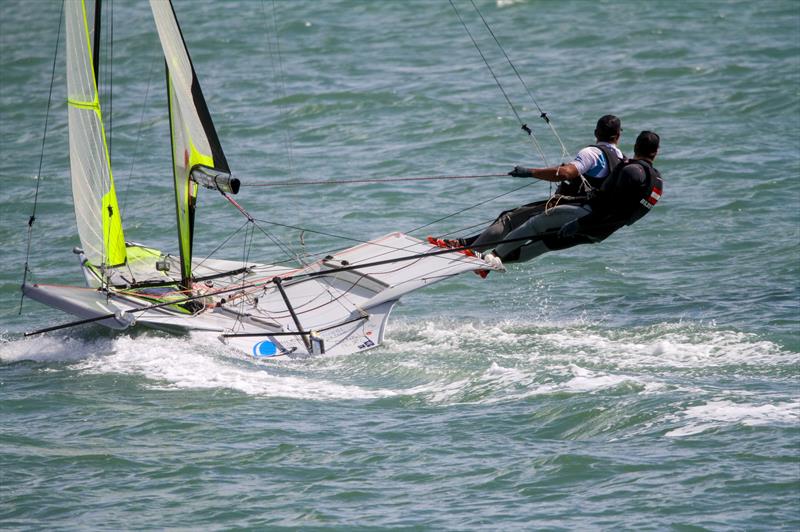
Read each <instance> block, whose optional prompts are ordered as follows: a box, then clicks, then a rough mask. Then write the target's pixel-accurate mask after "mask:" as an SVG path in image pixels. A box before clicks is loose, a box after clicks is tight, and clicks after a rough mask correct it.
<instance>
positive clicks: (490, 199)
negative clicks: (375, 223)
mask: <svg viewBox="0 0 800 532" xmlns="http://www.w3.org/2000/svg"><path fill="white" fill-rule="evenodd" d="M538 182H540V181H530V182H528V183H525V184H524V185H522V186H521V187H517V188H514V189H512V190H509V191H508V192H503V193H502V194H498V195H497V196H494V197H491V198H489V199H486V200H483V201H479V202H478V203H476V204H474V205H470V206H468V207H464V208H463V209H461V210H460V211H456V212H454V213H451V214H448V215H446V216H442V217H441V218H438V219H436V220H433V221H432V222H428V223H426V224H423V225H420V226H418V227H415V228H414V229H410V230H409V231H407V232H408V233H414V232H416V231H419V230H420V229H424V228H425V227H429V226H431V225H433V224H435V223H439V222H441V221H443V220H447V219H448V218H452V217H453V216H458V215H459V214H461V213H463V212H466V211H468V210H470V209H474V208H475V207H480V206H481V205H485V204H486V203H489V202H490V201H494V200H496V199H499V198H502V197H503V196H508V195H509V194H513V193H514V192H517V191H519V190H522V189H523V188H527V187H529V186H531V185H533V184H534V183H538Z"/></svg>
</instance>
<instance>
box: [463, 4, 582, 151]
mask: <svg viewBox="0 0 800 532" xmlns="http://www.w3.org/2000/svg"><path fill="white" fill-rule="evenodd" d="M470 3H471V4H472V7H473V8H474V9H475V12H476V13H477V14H478V16H479V17H481V20H482V21H483V25H484V26H486V29H487V30H489V33H490V34H491V35H492V38H493V39H494V42H495V43H497V47H498V48H500V51H501V52H503V56H505V58H506V61H508V64H509V66H511V69H512V70H513V71H514V74H516V76H517V79H518V80H519V82H520V83H521V84H522V86H523V87H525V92H527V93H528V97H529V98H530V99H531V101H532V102H533V104H534V105H535V106H536V109H538V110H539V118H541V119H542V120H544V121H545V123H546V124H547V125H548V126H549V127H550V131H552V132H553V135H555V137H556V140H558V144H559V145H560V146H561V156H562V157H569V152H568V151H567V148H566V146H564V142H563V141H562V140H561V137H560V136H559V134H558V131H556V128H555V126H554V125H553V123H552V122H551V121H550V117H549V116H547V113H546V112H545V111H543V110H542V108H541V107H540V106H539V102H537V101H536V98H534V97H533V92H531V90H530V89H529V88H528V84H527V83H525V80H524V79H522V76H521V75H520V73H519V71H518V70H517V67H516V66H514V63H513V62H512V61H511V58H510V57H509V56H508V54H507V53H506V50H505V48H503V45H502V44H500V41H499V40H498V38H497V36H496V35H495V34H494V31H492V27H491V26H489V23H488V22H487V21H486V19H485V18H484V17H483V13H481V11H480V9H478V6H477V5H476V4H475V0H470Z"/></svg>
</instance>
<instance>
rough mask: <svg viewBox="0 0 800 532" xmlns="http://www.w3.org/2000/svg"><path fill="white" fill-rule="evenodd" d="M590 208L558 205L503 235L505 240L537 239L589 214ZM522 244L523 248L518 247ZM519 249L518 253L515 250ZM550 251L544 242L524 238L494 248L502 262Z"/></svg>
mask: <svg viewBox="0 0 800 532" xmlns="http://www.w3.org/2000/svg"><path fill="white" fill-rule="evenodd" d="M590 212H592V211H591V209H589V207H587V206H584V205H559V206H557V207H553V208H552V209H548V210H547V211H546V212H543V213H542V214H539V215H537V216H534V217H533V218H531V219H529V220H528V221H527V222H525V223H524V224H522V225H520V226H519V227H517V228H516V229H514V230H513V231H511V232H510V233H508V234H507V235H506V236H505V240H516V239H525V238H530V239H537V238H538V237H540V236H542V235H545V234H552V233H553V232H555V231H557V230H558V229H560V228H561V226H562V225H564V224H565V223H567V222H570V221H572V220H577V219H578V218H581V217H583V216H586V215H587V214H589V213H590ZM523 246H524V249H520V248H522V247H523ZM517 250H519V253H516V251H517ZM548 251H550V248H548V247H547V246H546V245H545V244H544V242H542V241H540V240H535V241H534V242H531V243H529V244H526V240H518V241H516V242H507V243H505V244H500V245H498V246H497V247H495V249H494V253H495V255H497V256H498V257H500V258H501V259H502V260H503V262H524V261H528V260H531V259H532V258H534V257H538V256H539V255H541V254H542V253H546V252H548Z"/></svg>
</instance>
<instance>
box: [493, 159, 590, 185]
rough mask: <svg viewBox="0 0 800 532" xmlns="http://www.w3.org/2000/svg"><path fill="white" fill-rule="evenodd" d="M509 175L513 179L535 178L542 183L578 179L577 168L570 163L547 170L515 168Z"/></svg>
mask: <svg viewBox="0 0 800 532" xmlns="http://www.w3.org/2000/svg"><path fill="white" fill-rule="evenodd" d="M509 175H511V176H514V177H535V178H536V179H541V180H542V181H554V182H558V181H570V180H572V179H577V178H578V177H580V175H581V174H580V172H578V168H577V167H576V166H575V165H574V164H572V163H566V164H560V165H558V166H551V167H549V168H523V167H521V166H517V167H515V168H514V170H513V171H511V172H510V173H509Z"/></svg>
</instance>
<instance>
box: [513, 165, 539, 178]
mask: <svg viewBox="0 0 800 532" xmlns="http://www.w3.org/2000/svg"><path fill="white" fill-rule="evenodd" d="M508 175H510V176H511V177H533V170H532V169H530V168H525V167H524V166H515V167H514V169H513V170H511V171H510V172H509V173H508Z"/></svg>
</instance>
